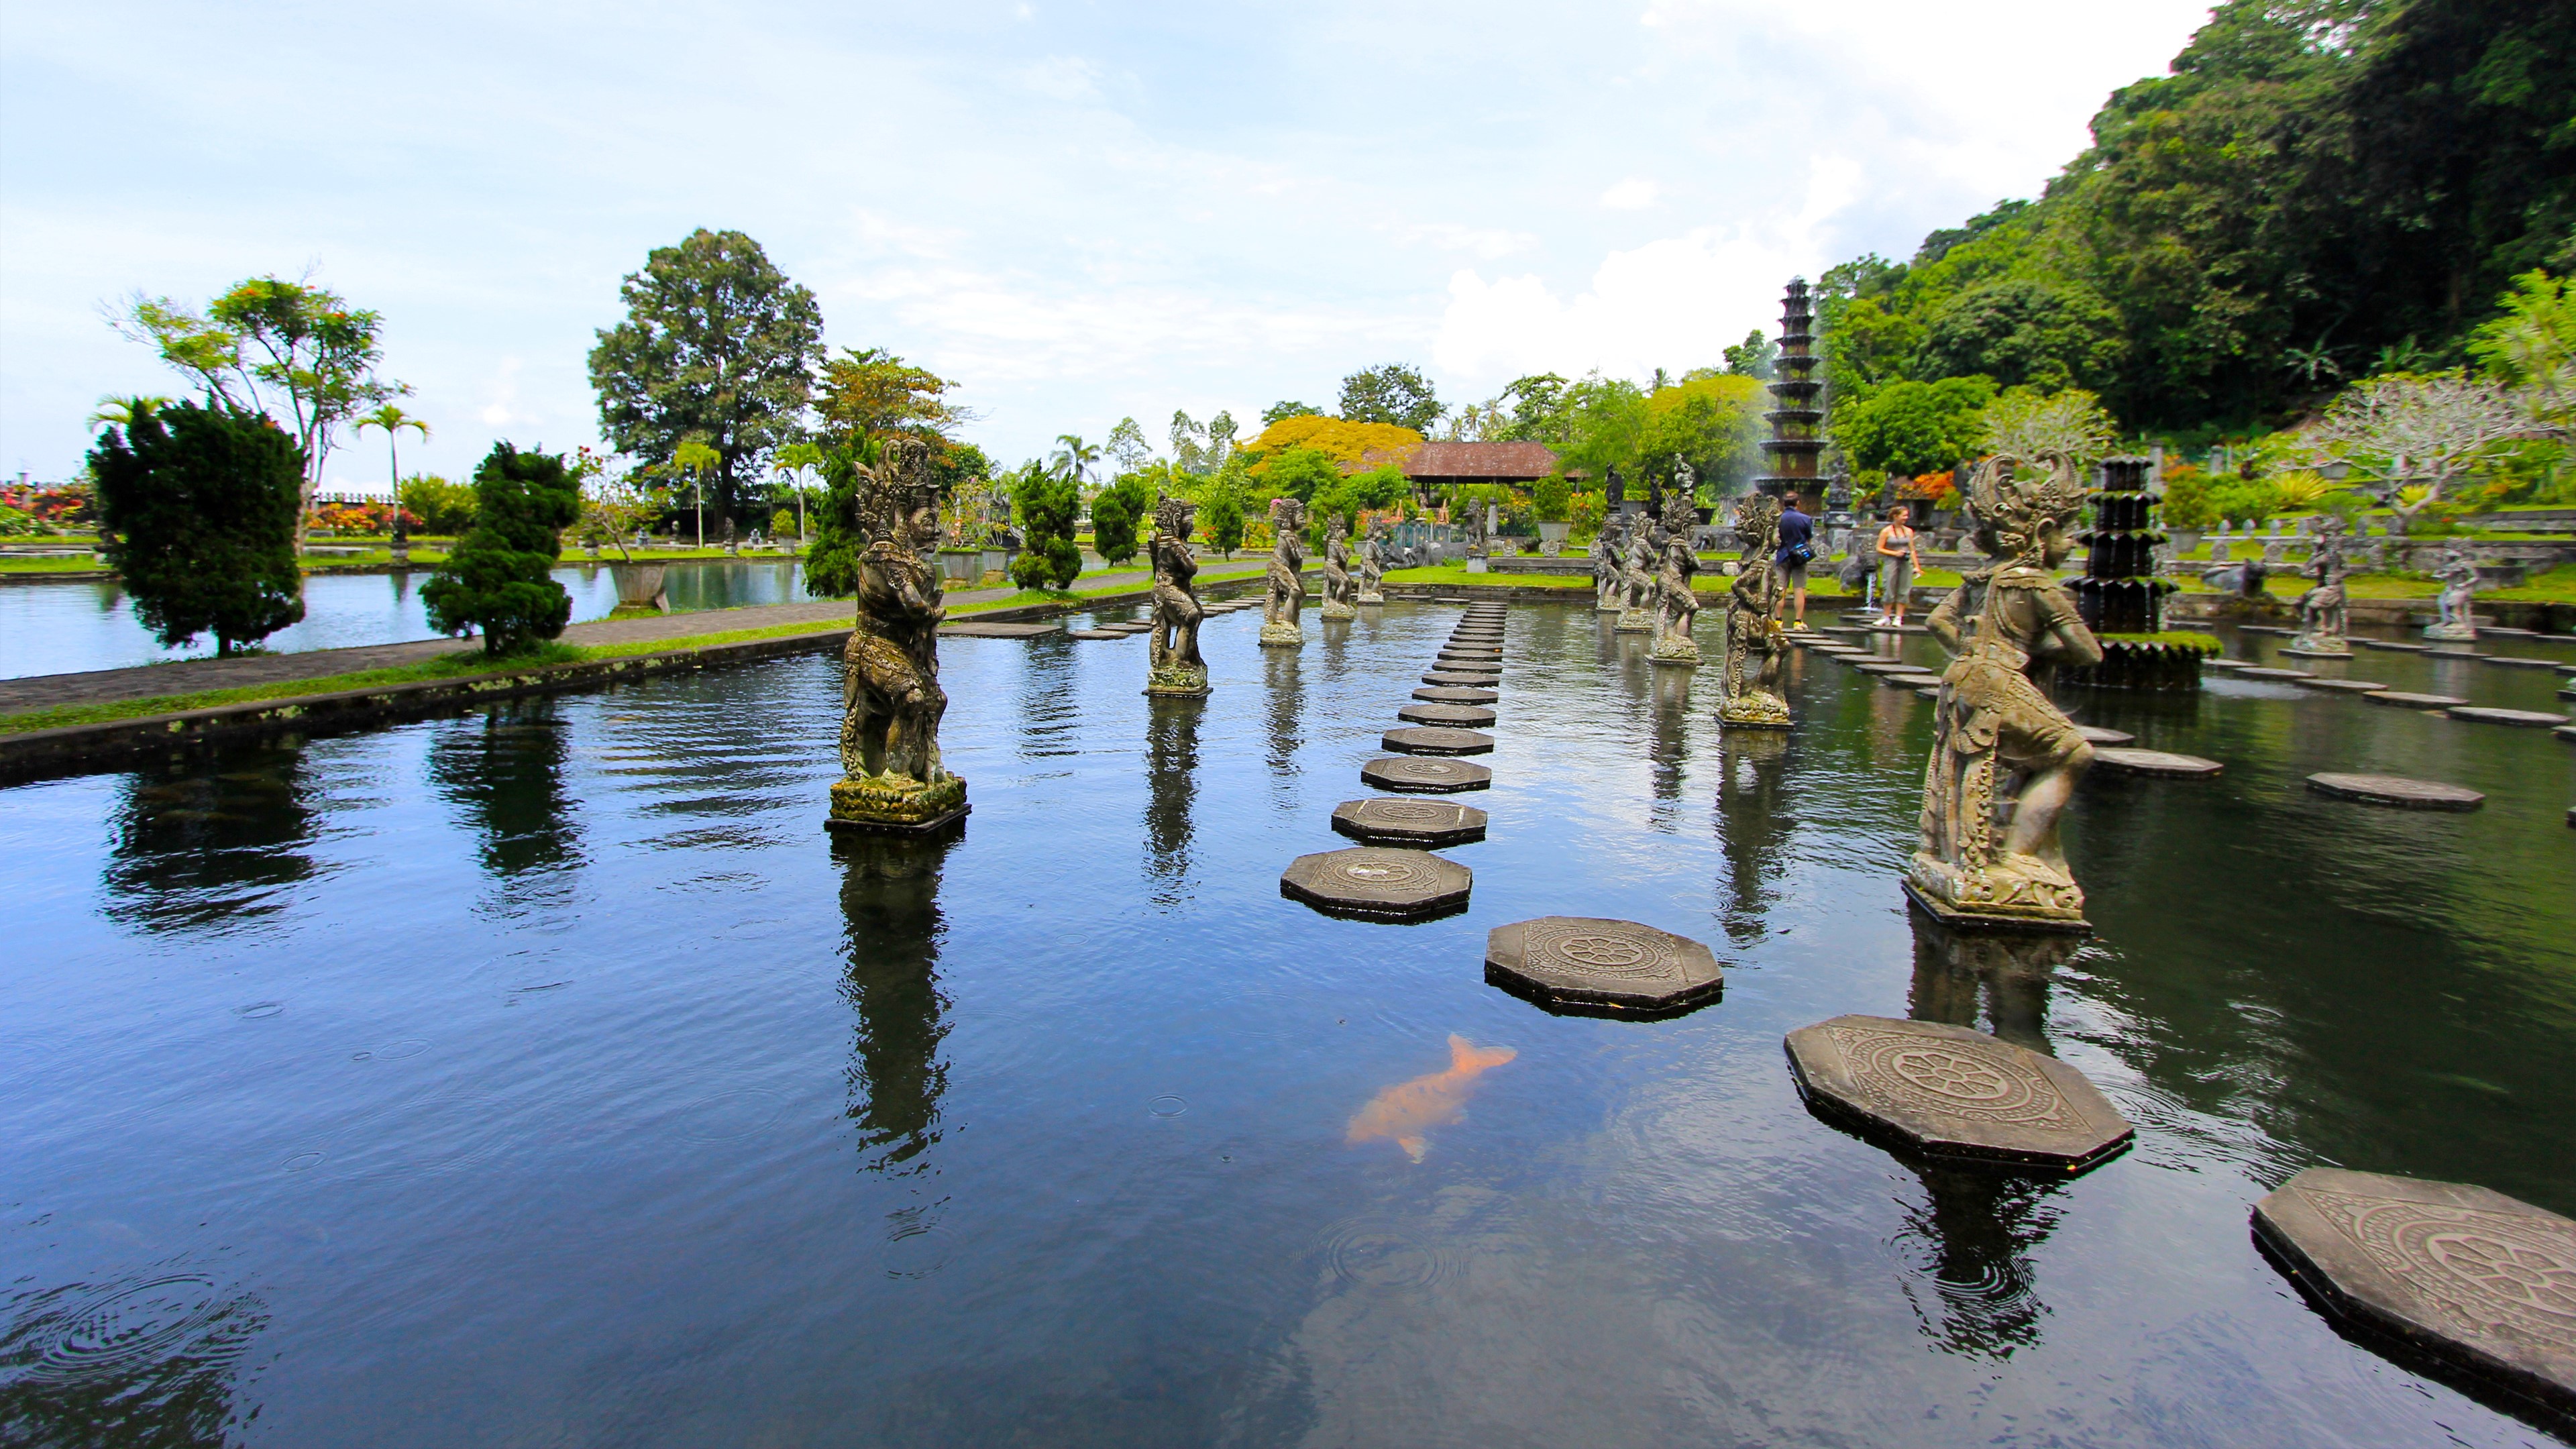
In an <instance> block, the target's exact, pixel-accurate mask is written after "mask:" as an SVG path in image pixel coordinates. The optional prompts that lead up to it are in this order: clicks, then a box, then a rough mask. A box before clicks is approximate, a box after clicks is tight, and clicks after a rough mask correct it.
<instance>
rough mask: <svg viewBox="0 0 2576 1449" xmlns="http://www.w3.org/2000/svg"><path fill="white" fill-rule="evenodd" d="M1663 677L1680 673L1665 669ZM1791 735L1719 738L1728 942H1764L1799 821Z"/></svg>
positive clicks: (1751, 733) (1731, 733) (1735, 733)
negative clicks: (1792, 798) (1791, 782)
mask: <svg viewBox="0 0 2576 1449" xmlns="http://www.w3.org/2000/svg"><path fill="white" fill-rule="evenodd" d="M1659 672H1660V673H1663V674H1672V673H1675V672H1677V671H1674V670H1669V669H1667V670H1661V671H1659ZM1789 738H1790V737H1789V736H1788V735H1787V734H1785V733H1782V732H1780V731H1776V730H1728V731H1726V732H1725V733H1723V734H1721V735H1719V736H1718V751H1717V761H1718V779H1717V835H1718V845H1719V848H1721V849H1722V850H1724V851H1725V852H1726V881H1727V902H1726V911H1725V916H1724V923H1725V926H1726V938H1727V939H1728V940H1730V941H1733V942H1734V943H1735V944H1737V945H1739V946H1746V945H1751V944H1752V943H1753V942H1756V941H1759V940H1761V939H1762V937H1763V936H1764V934H1765V933H1766V932H1768V930H1769V929H1770V928H1769V927H1768V926H1767V925H1765V924H1764V919H1763V918H1764V916H1765V915H1766V913H1767V912H1768V910H1769V907H1770V904H1771V894H1772V890H1773V885H1774V883H1775V882H1776V881H1778V880H1779V879H1780V876H1781V873H1782V872H1783V871H1784V870H1785V869H1786V866H1785V864H1784V861H1785V859H1786V857H1787V855H1788V848H1789V836H1790V834H1791V832H1793V831H1794V830H1795V829H1796V828H1797V820H1796V818H1795V816H1794V814H1793V813H1792V812H1791V810H1790V808H1789V793H1788V760H1789Z"/></svg>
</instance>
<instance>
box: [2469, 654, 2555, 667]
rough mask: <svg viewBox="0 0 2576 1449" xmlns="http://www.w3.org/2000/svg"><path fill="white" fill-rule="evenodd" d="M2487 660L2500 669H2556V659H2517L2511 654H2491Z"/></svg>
mask: <svg viewBox="0 0 2576 1449" xmlns="http://www.w3.org/2000/svg"><path fill="white" fill-rule="evenodd" d="M2486 662H2487V663H2489V664H2492V665H2494V666H2495V667H2496V668H2498V669H2555V668H2557V667H2558V661H2557V660H2555V659H2516V658H2514V657H2513V656H2511V655H2509V654H2489V655H2487V656H2486Z"/></svg>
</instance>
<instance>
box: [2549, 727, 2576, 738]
mask: <svg viewBox="0 0 2576 1449" xmlns="http://www.w3.org/2000/svg"><path fill="white" fill-rule="evenodd" d="M2550 733H2551V734H2553V735H2556V736H2558V737H2559V738H2560V739H2562V740H2570V741H2576V724H2563V725H2560V726H2559V727H2558V728H2556V729H2554V730H2551V731H2550Z"/></svg>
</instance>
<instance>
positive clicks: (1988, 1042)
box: [1787, 1016, 2137, 1173]
mask: <svg viewBox="0 0 2576 1449" xmlns="http://www.w3.org/2000/svg"><path fill="white" fill-rule="evenodd" d="M1787 1044H1788V1048H1789V1069H1790V1070H1791V1071H1792V1072H1793V1073H1795V1074H1796V1076H1797V1078H1798V1087H1799V1090H1800V1091H1801V1092H1802V1093H1803V1094H1804V1095H1805V1097H1806V1099H1807V1105H1808V1106H1809V1107H1810V1108H1812V1109H1814V1110H1815V1111H1816V1112H1817V1114H1818V1115H1820V1116H1823V1117H1825V1118H1827V1119H1829V1120H1836V1121H1839V1122H1842V1123H1844V1124H1846V1125H1849V1126H1852V1127H1855V1128H1858V1129H1859V1130H1860V1131H1861V1133H1862V1134H1863V1135H1866V1136H1874V1137H1878V1138H1880V1139H1881V1140H1883V1141H1888V1142H1892V1143H1894V1144H1895V1145H1896V1146H1897V1147H1899V1148H1900V1149H1901V1150H1903V1151H1907V1152H1912V1153H1916V1154H1919V1155H1921V1156H1925V1157H1934V1158H1943V1159H1947V1160H1951V1161H1957V1162H1967V1163H1976V1164H1980V1165H1988V1166H1995V1167H2008V1168H2032V1169H2040V1170H2052V1169H2053V1170H2056V1171H2061V1172H2067V1173H2077V1172H2083V1171H2085V1170H2086V1169H2088V1168H2091V1167H2095V1166H2098V1165H2099V1164H2101V1163H2103V1162H2105V1161H2108V1160H2109V1159H2110V1158H2112V1157H2114V1156H2117V1155H2118V1154H2119V1153H2120V1152H2121V1151H2122V1150H2123V1149H2125V1148H2126V1147H2127V1146H2128V1145H2129V1142H2130V1139H2132V1138H2133V1137H2135V1136H2136V1135H2137V1131H2136V1129H2135V1128H2133V1127H2131V1126H2130V1125H2129V1121H2128V1119H2127V1118H2125V1117H2123V1116H2121V1115H2120V1113H2119V1110H2118V1109H2117V1108H2115V1107H2113V1106H2112V1105H2111V1103H2110V1099H2108V1098H2106V1097H2104V1096H2103V1095H2102V1093H2101V1090H2100V1089H2099V1088H2097V1087H2095V1086H2094V1085H2093V1083H2092V1082H2091V1081H2089V1080H2087V1079H2086V1078H2085V1075H2084V1074H2083V1073H2082V1072H2079V1071H2077V1070H2075V1069H2074V1068H2073V1067H2070V1066H2068V1065H2067V1064H2066V1063H2064V1062H2061V1061H2059V1060H2058V1059H2057V1058H2055V1057H2051V1056H2043V1055H2041V1054H2040V1053H2038V1052H2035V1051H2031V1050H2029V1049H2028V1048H2026V1047H2017V1046H2014V1045H2013V1044H2012V1043H2010V1042H2007V1041H2000V1040H1997V1039H1996V1038H1994V1037H1991V1036H1988V1035H1986V1034H1985V1033H1984V1032H1981V1031H1971V1030H1969V1029H1968V1028H1966V1027H1964V1026H1943V1025H1941V1024H1940V1023H1938V1022H1930V1021H1898V1020H1896V1019H1895V1018H1893V1017H1885V1016H1837V1017H1835V1018H1834V1019H1833V1020H1831V1021H1820V1022H1818V1023H1816V1024H1815V1025H1814V1026H1808V1027H1800V1028H1799V1029H1798V1030H1796V1031H1793V1032H1791V1033H1789V1039H1788V1043H1787Z"/></svg>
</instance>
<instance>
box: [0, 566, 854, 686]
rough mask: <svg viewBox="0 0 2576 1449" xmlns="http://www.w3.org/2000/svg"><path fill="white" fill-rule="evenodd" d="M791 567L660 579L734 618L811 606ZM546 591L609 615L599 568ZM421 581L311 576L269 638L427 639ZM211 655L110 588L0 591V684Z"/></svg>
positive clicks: (685, 572) (684, 599)
mask: <svg viewBox="0 0 2576 1449" xmlns="http://www.w3.org/2000/svg"><path fill="white" fill-rule="evenodd" d="M797 570H798V564H797V563H796V561H795V560H793V559H777V560H767V559H760V560H740V561H736V562H732V563H692V564H674V565H672V566H671V568H670V569H669V571H668V572H667V573H665V574H664V575H663V578H664V581H665V584H666V586H667V587H668V589H669V591H670V597H671V607H672V608H673V609H675V610H696V609H738V608H742V607H744V606H745V605H749V604H786V603H794V602H796V601H798V600H801V599H804V598H807V597H810V596H809V595H807V594H806V592H805V588H804V584H803V581H802V580H801V578H800V577H799V575H798V572H797ZM554 578H555V582H557V583H559V584H561V585H563V586H564V591H565V592H566V593H569V594H571V595H572V619H573V622H574V623H576V624H578V623H582V622H584V621H586V620H591V619H605V618H607V617H608V615H609V613H610V612H611V611H612V610H614V609H615V608H616V607H617V581H616V580H615V579H614V578H612V577H611V576H610V574H609V570H608V566H607V565H606V564H589V563H583V564H567V565H565V566H564V567H561V568H558V569H556V570H555V571H554ZM427 582H429V572H428V571H427V570H425V569H424V570H420V571H418V572H414V573H408V574H317V575H314V576H313V577H310V578H307V579H306V580H305V581H304V619H303V622H301V623H298V624H293V625H290V626H288V627H287V628H284V629H280V630H278V631H277V632H276V633H274V634H271V635H269V636H268V638H267V640H266V641H265V643H266V647H268V648H269V649H271V650H274V651H276V652H277V653H280V654H289V653H297V652H301V651H303V650H306V649H344V648H348V647H350V646H352V645H358V644H402V643H407V642H409V641H411V640H414V639H435V638H437V637H439V636H438V631H437V630H435V629H432V628H430V627H429V615H428V612H427V610H426V609H425V608H424V607H423V606H422V604H421V601H420V589H421V585H423V584H425V583H427ZM214 652H215V641H214V637H213V636H212V635H205V636H201V637H200V638H199V639H198V640H197V642H196V643H195V644H192V645H189V646H188V647H186V648H182V649H164V648H162V647H161V644H160V641H158V640H157V639H155V638H154V637H153V636H152V634H151V633H150V631H148V630H146V629H145V628H144V627H143V625H142V624H141V623H139V622H138V621H137V620H136V619H135V617H134V601H133V600H132V599H131V598H129V597H127V595H126V592H125V589H124V588H123V586H121V585H119V584H117V583H116V582H115V581H113V580H97V581H92V582H87V583H51V584H7V585H0V679H18V678H23V677H25V676H27V675H32V674H68V673H72V672H75V671H78V670H86V669H123V668H126V667H127V666H129V665H135V664H154V663H158V662H160V661H162V660H165V659H203V658H208V657H211V656H212V655H213V654H214Z"/></svg>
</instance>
